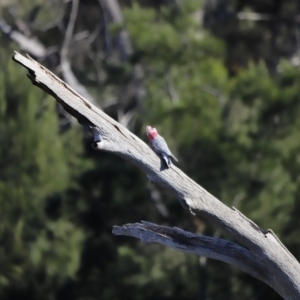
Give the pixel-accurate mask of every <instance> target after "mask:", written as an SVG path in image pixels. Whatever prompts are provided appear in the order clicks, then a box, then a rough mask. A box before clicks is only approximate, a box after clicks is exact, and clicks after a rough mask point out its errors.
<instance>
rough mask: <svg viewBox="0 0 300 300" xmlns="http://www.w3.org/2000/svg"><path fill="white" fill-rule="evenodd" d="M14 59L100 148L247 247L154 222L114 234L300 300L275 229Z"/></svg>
mask: <svg viewBox="0 0 300 300" xmlns="http://www.w3.org/2000/svg"><path fill="white" fill-rule="evenodd" d="M13 60H14V61H16V62H18V63H19V64H21V65H22V66H24V67H25V68H26V69H28V71H29V72H28V77H29V78H30V80H31V81H32V83H33V84H34V85H36V86H38V87H39V88H41V89H43V90H44V91H46V92H47V93H49V94H50V95H52V96H53V97H54V98H55V99H56V100H57V101H58V102H59V103H61V104H62V105H63V107H64V108H65V109H66V110H67V111H68V112H69V113H70V114H71V115H73V116H74V117H75V118H77V119H78V121H79V122H80V123H81V124H83V125H84V126H88V127H89V128H90V129H92V131H93V133H94V140H95V142H94V147H95V148H96V149H99V150H105V151H109V152H113V153H114V154H117V155H119V156H121V157H123V158H125V159H127V160H129V161H130V162H131V163H133V164H135V165H136V166H137V167H139V168H140V169H141V170H142V171H144V172H145V173H146V175H147V177H148V179H149V180H150V181H151V182H153V183H155V184H158V185H160V186H162V187H164V188H165V189H167V190H169V191H171V192H172V193H173V194H174V195H176V196H177V198H178V199H179V201H180V203H181V204H182V206H183V207H184V208H186V209H189V210H190V211H191V212H192V213H193V214H197V215H199V216H201V217H202V218H204V219H206V220H208V221H210V222H212V223H213V224H215V225H217V226H219V227H220V228H221V229H222V230H224V231H225V232H227V233H229V234H231V235H232V237H233V238H235V239H236V240H237V241H238V242H239V243H240V244H241V245H243V247H242V246H239V245H237V244H234V243H231V242H227V241H224V240H221V239H212V238H208V237H202V236H196V235H193V234H191V233H187V232H185V231H183V230H180V229H176V228H173V229H172V228H166V227H161V226H157V225H154V224H150V223H143V224H131V225H124V226H123V227H115V228H114V233H115V234H121V233H122V234H126V235H131V236H135V237H139V238H141V239H142V240H144V241H147V242H155V243H163V244H165V245H168V246H172V247H174V248H176V249H178V250H180V251H184V252H186V253H194V254H198V255H205V256H207V257H211V258H214V259H219V260H222V261H225V262H227V263H230V264H233V265H235V266H237V267H239V268H240V269H242V270H243V271H245V272H247V273H249V274H250V275H252V276H254V277H256V278H258V279H259V280H262V281H264V282H265V283H267V284H268V285H269V286H270V287H272V288H273V289H274V290H276V291H277V292H278V293H279V294H280V295H281V296H282V297H283V298H285V299H295V300H296V299H300V265H299V263H298V261H297V260H296V259H295V258H294V257H293V256H292V254H291V253H290V252H289V251H288V250H287V249H286V248H285V247H284V246H283V245H282V243H281V242H280V241H279V239H278V238H277V237H276V235H275V234H274V233H273V232H272V231H271V230H267V231H265V230H262V229H261V228H259V226H257V225H256V224H255V223H253V222H252V221H251V220H249V219H247V218H246V217H245V216H244V215H243V214H241V213H240V212H239V211H238V210H236V209H232V208H229V207H227V206H226V205H224V204H223V203H222V202H221V201H219V200H218V199H216V198H215V197H214V196H212V195H211V194H210V193H209V192H207V191H206V190H205V189H203V188H202V187H201V186H200V185H198V184H197V183H196V182H194V181H193V180H192V179H190V178H189V177H188V176H187V175H186V174H184V173H183V172H182V171H181V170H180V169H178V168H177V167H176V166H174V165H172V166H171V167H170V168H169V169H166V168H164V167H163V166H164V165H163V163H162V162H161V160H160V159H159V157H158V156H157V155H156V154H155V153H154V152H153V151H152V150H151V149H150V147H149V146H148V145H146V144H145V143H144V142H143V141H142V140H140V139H139V138H138V137H137V136H135V135H134V134H132V133H131V132H130V131H129V130H127V129H126V128H125V127H124V126H122V125H121V124H120V123H118V122H116V121H115V120H113V119H112V118H110V117H109V116H108V115H106V114H105V113H104V112H103V111H101V110H100V109H98V108H97V107H96V106H94V105H93V104H92V103H90V102H89V101H87V100H86V99H84V98H83V97H82V96H80V95H79V94H78V93H77V92H75V91H74V90H73V89H72V88H70V87H69V86H68V85H67V84H66V83H64V82H63V81H62V80H60V79H59V78H58V77H56V76H55V75H54V74H53V73H51V72H50V71H49V70H47V69H46V68H45V67H43V66H42V65H40V64H39V63H37V62H36V61H34V60H33V59H31V58H30V57H24V56H22V55H21V54H19V53H15V55H14V56H13Z"/></svg>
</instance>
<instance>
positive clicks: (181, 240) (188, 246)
mask: <svg viewBox="0 0 300 300" xmlns="http://www.w3.org/2000/svg"><path fill="white" fill-rule="evenodd" d="M113 234H115V235H126V236H132V237H136V238H138V239H140V240H141V241H142V242H143V243H145V244H153V243H155V244H161V245H165V246H168V247H171V248H174V249H176V250H178V251H181V252H184V253H188V254H194V255H198V256H205V257H208V258H212V259H216V260H220V261H223V262H225V263H228V264H231V265H233V266H236V267H238V268H239V269H241V270H242V271H244V272H246V273H248V274H250V275H252V276H253V277H255V278H257V279H259V280H261V281H264V282H267V280H266V279H268V277H269V275H270V274H268V272H267V271H266V269H265V267H264V265H262V264H261V263H259V262H258V261H257V259H256V257H255V256H254V255H253V254H252V253H251V251H249V250H248V249H246V248H244V247H242V246H239V245H237V244H235V243H232V242H229V241H226V240H224V239H219V238H213V237H208V236H204V235H199V234H194V233H191V232H188V231H185V230H182V229H180V228H176V227H173V228H170V227H166V226H158V225H156V224H153V223H149V222H145V221H142V223H134V224H126V225H123V226H114V227H113Z"/></svg>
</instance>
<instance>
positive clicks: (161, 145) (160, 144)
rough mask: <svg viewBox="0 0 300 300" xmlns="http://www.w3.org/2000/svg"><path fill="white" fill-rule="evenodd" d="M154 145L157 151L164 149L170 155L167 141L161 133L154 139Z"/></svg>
mask: <svg viewBox="0 0 300 300" xmlns="http://www.w3.org/2000/svg"><path fill="white" fill-rule="evenodd" d="M152 147H153V148H154V150H155V151H157V152H160V153H161V152H162V151H164V152H165V153H166V154H167V155H169V154H170V153H171V151H170V150H169V148H168V145H167V143H166V141H165V140H164V138H162V137H161V136H160V135H159V136H157V137H156V138H155V139H153V141H152Z"/></svg>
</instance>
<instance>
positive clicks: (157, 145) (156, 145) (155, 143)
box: [146, 126, 178, 168]
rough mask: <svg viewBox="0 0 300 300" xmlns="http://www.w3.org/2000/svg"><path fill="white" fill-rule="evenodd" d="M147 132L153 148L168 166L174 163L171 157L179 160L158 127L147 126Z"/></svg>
mask: <svg viewBox="0 0 300 300" xmlns="http://www.w3.org/2000/svg"><path fill="white" fill-rule="evenodd" d="M146 133H147V136H148V138H149V140H150V143H151V146H152V148H153V150H154V151H155V152H156V153H158V154H159V155H160V156H161V157H162V158H163V160H164V161H165V162H166V165H167V167H168V168H169V167H170V165H171V164H172V161H171V158H172V159H173V160H175V161H176V162H178V159H177V158H176V157H175V156H174V155H173V154H172V152H171V151H170V149H169V147H168V145H167V143H166V141H165V139H164V138H163V137H162V136H160V135H159V134H158V132H157V130H156V128H153V127H151V126H147V127H146Z"/></svg>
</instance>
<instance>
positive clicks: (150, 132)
mask: <svg viewBox="0 0 300 300" xmlns="http://www.w3.org/2000/svg"><path fill="white" fill-rule="evenodd" d="M146 133H147V136H148V138H149V139H150V140H153V139H154V138H155V137H157V136H158V133H157V130H156V128H153V127H151V126H147V127H146Z"/></svg>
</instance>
